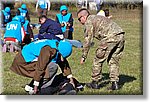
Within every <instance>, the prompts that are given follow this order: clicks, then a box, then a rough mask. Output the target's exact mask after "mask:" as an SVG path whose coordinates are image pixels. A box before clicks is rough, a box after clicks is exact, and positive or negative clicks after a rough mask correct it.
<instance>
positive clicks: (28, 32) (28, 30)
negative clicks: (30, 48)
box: [20, 16, 34, 46]
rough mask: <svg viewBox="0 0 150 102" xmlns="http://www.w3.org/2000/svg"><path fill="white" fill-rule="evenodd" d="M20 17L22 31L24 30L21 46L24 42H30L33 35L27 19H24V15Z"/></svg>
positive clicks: (32, 39)
mask: <svg viewBox="0 0 150 102" xmlns="http://www.w3.org/2000/svg"><path fill="white" fill-rule="evenodd" d="M20 17H21V23H22V24H23V27H24V31H25V33H26V34H25V37H24V39H23V43H24V44H23V46H24V45H25V44H29V43H31V42H32V41H34V36H33V31H32V29H31V27H30V22H29V21H28V20H26V19H25V18H24V17H22V16H20Z"/></svg>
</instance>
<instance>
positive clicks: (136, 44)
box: [2, 10, 143, 95]
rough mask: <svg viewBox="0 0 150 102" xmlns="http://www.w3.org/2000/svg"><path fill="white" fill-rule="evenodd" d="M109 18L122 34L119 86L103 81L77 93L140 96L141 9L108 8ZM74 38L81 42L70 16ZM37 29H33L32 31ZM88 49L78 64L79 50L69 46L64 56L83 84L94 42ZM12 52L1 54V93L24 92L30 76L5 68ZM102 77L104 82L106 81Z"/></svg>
mask: <svg viewBox="0 0 150 102" xmlns="http://www.w3.org/2000/svg"><path fill="white" fill-rule="evenodd" d="M110 12H111V14H112V16H113V18H112V20H113V21H115V22H116V23H118V24H119V25H120V26H121V27H122V28H123V30H124V31H125V32H126V34H125V39H126V42H125V49H124V55H123V57H122V59H121V60H120V86H121V88H120V89H119V90H116V91H108V90H107V87H108V86H109V85H110V84H106V85H105V86H104V87H102V88H101V89H99V90H95V89H88V88H86V87H85V89H84V91H82V92H79V93H78V94H81V95H82V94H88V95H89V94H92V95H96V94H99V95H141V94H143V73H142V71H143V66H142V64H143V62H142V61H143V59H142V58H143V56H142V36H143V35H142V12H141V11H140V10H130V11H128V10H111V11H110ZM33 17H34V16H32V18H31V20H32V21H33V22H37V20H38V19H37V18H36V19H35V18H33ZM74 19H75V20H74V28H75V30H74V39H77V40H81V41H83V35H84V33H83V26H82V25H81V24H80V23H79V22H78V21H77V18H76V16H74ZM37 32H38V31H36V30H34V33H37ZM94 42H95V46H94V47H92V48H91V49H90V52H89V55H88V58H87V60H86V62H85V64H84V65H80V58H81V55H82V49H77V48H73V53H72V55H71V56H70V57H69V58H68V60H69V63H70V66H71V68H72V72H73V75H74V77H76V78H77V79H78V80H79V81H80V82H83V83H87V82H90V81H91V71H92V62H93V57H94V53H95V49H96V45H97V43H96V42H97V41H96V39H95V40H94ZM14 56H15V53H13V54H12V53H2V67H3V72H2V73H3V76H2V77H3V93H2V94H9V95H10V94H27V93H26V92H25V91H24V86H25V85H26V84H27V83H29V82H30V80H31V79H29V78H26V77H22V76H19V75H16V74H14V73H13V72H11V71H10V70H9V67H10V66H11V63H12V61H13V58H14ZM103 75H104V79H106V80H108V79H109V77H108V76H109V70H108V67H107V64H106V63H105V64H104V66H103ZM106 80H104V81H106Z"/></svg>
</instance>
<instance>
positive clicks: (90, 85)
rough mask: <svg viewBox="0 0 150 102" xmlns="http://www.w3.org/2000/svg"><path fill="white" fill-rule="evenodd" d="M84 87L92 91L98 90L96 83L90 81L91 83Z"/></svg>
mask: <svg viewBox="0 0 150 102" xmlns="http://www.w3.org/2000/svg"><path fill="white" fill-rule="evenodd" d="M86 86H87V87H88V88H92V89H99V88H100V87H99V85H98V81H92V82H91V83H87V84H86Z"/></svg>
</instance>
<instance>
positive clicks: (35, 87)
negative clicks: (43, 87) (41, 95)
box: [34, 85, 38, 94]
mask: <svg viewBox="0 0 150 102" xmlns="http://www.w3.org/2000/svg"><path fill="white" fill-rule="evenodd" d="M37 91H38V86H36V85H35V86H34V94H36V93H37Z"/></svg>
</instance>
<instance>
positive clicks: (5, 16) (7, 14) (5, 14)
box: [2, 7, 12, 27]
mask: <svg viewBox="0 0 150 102" xmlns="http://www.w3.org/2000/svg"><path fill="white" fill-rule="evenodd" d="M11 20H12V15H11V10H10V8H9V7H6V8H5V9H4V10H2V26H3V27H6V24H7V23H8V22H10V21H11Z"/></svg>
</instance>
